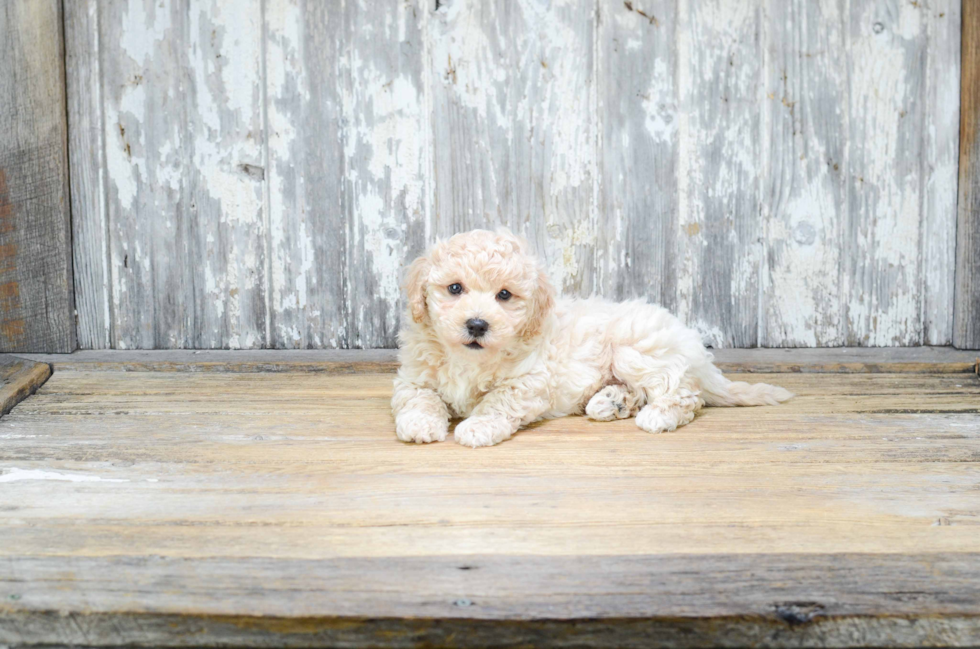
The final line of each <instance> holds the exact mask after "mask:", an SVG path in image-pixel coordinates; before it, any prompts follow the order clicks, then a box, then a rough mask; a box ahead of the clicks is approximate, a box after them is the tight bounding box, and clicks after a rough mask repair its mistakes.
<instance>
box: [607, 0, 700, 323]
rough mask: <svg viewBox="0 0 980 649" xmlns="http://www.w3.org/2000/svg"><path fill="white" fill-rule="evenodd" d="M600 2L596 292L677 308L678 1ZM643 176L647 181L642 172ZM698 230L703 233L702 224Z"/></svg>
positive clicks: (687, 233) (679, 180)
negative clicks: (675, 37) (639, 170)
mask: <svg viewBox="0 0 980 649" xmlns="http://www.w3.org/2000/svg"><path fill="white" fill-rule="evenodd" d="M628 4H629V6H627V5H626V4H624V3H623V2H620V1H619V0H603V1H602V2H600V3H598V7H599V17H600V19H599V24H598V39H597V41H598V45H599V48H600V49H599V51H598V53H597V58H598V65H597V68H596V77H597V78H596V85H597V86H598V88H597V92H598V95H599V97H600V98H601V103H600V106H599V110H600V127H601V129H602V131H601V138H602V139H601V155H600V156H599V160H598V164H599V165H600V167H599V171H600V173H601V174H602V175H601V184H600V185H599V196H598V205H599V214H600V216H599V218H598V221H599V227H597V229H596V268H595V273H596V282H595V284H596V289H597V292H598V293H599V294H600V295H604V296H606V297H608V298H615V299H624V298H635V297H645V298H648V299H650V300H652V301H655V302H659V303H661V304H663V305H664V306H666V307H667V308H669V309H675V308H676V306H677V296H676V288H675V284H676V282H677V279H676V277H677V274H678V272H679V271H680V268H679V266H680V263H679V262H680V260H678V259H677V257H676V256H675V255H674V250H673V242H674V241H675V239H676V238H677V236H678V232H679V231H680V232H681V233H682V234H683V235H684V236H690V235H689V230H691V231H693V228H688V229H682V225H681V224H679V223H678V218H677V217H678V215H679V212H678V200H679V199H678V195H677V192H678V184H680V183H681V182H682V180H681V179H680V178H679V175H678V173H677V170H678V163H679V160H678V155H679V142H678V140H679V137H678V133H679V131H678V128H679V126H678V122H679V120H680V119H681V118H682V114H681V112H680V107H679V106H678V99H677V92H678V89H677V83H678V81H677V78H676V77H677V73H675V71H677V72H680V70H681V68H680V67H679V66H680V63H681V61H680V59H679V57H680V55H681V53H680V52H678V51H677V47H676V45H675V42H674V39H673V34H675V33H676V29H677V9H676V8H677V3H672V2H661V1H658V2H650V1H649V0H645V1H643V2H640V1H639V0H638V1H636V2H631V3H628ZM638 169H643V170H644V174H643V177H642V178H637V174H636V170H638ZM698 227H700V226H698Z"/></svg>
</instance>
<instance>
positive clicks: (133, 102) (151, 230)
mask: <svg viewBox="0 0 980 649" xmlns="http://www.w3.org/2000/svg"><path fill="white" fill-rule="evenodd" d="M187 10H188V8H187V6H186V5H185V4H184V3H183V2H177V1H174V2H165V3H162V4H158V3H145V2H142V1H140V0H132V1H129V0H127V1H118V2H111V1H108V0H100V4H99V16H98V21H99V22H98V25H99V36H98V38H99V49H100V58H99V63H100V65H101V69H102V88H101V90H102V102H103V105H102V110H103V120H104V121H103V134H102V136H103V142H104V147H105V150H104V156H105V169H104V173H105V175H106V179H105V196H106V229H107V238H108V242H107V248H108V273H107V274H108V280H109V285H110V289H109V295H110V314H111V317H112V322H111V324H110V331H111V346H112V347H114V348H119V349H153V348H174V347H190V346H192V345H191V344H190V343H191V338H192V337H193V334H192V333H191V327H192V326H194V325H196V323H197V320H196V318H194V315H193V312H194V309H193V304H192V300H191V299H189V298H188V293H189V290H188V287H189V286H190V285H191V283H192V281H193V275H194V273H195V272H196V271H197V269H199V268H200V266H201V260H193V262H192V260H191V259H190V258H189V257H188V254H187V241H188V230H189V226H188V224H187V221H188V219H189V218H190V216H189V214H188V213H189V211H190V210H189V206H190V204H191V203H192V201H191V196H190V187H189V176H190V163H189V160H188V158H189V155H190V154H189V152H190V146H191V143H190V141H189V138H190V134H189V133H188V130H187V125H186V111H187V107H186V105H185V101H186V98H187V94H188V93H189V92H190V88H189V87H188V82H187V79H186V70H187V69H188V67H189V62H188V60H187V56H188V54H187V26H186V22H187V15H186V14H187ZM78 218H84V219H86V220H89V219H97V218H98V215H97V214H85V215H84V216H82V215H79V217H78ZM80 243H81V244H82V245H84V241H83V242H80ZM161 295H163V296H165V297H166V300H165V301H164V300H161V299H159V296H161Z"/></svg>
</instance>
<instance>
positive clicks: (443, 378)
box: [391, 230, 793, 448]
mask: <svg viewBox="0 0 980 649" xmlns="http://www.w3.org/2000/svg"><path fill="white" fill-rule="evenodd" d="M406 288H407V292H408V306H409V314H408V315H409V317H406V318H405V324H404V325H403V327H402V330H401V332H400V333H399V343H400V344H399V360H400V362H401V368H400V369H399V370H398V376H397V378H396V379H395V388H394V395H393V396H392V400H391V406H392V410H393V412H394V416H395V431H396V434H397V436H398V439H400V440H403V441H406V442H417V443H423V442H441V441H443V440H444V439H446V435H447V433H448V431H449V419H450V417H464V418H465V419H464V420H463V421H462V422H460V423H459V425H457V426H456V430H455V437H456V441H457V442H459V443H460V444H464V445H466V446H472V447H474V448H475V447H477V446H491V445H493V444H497V443H499V442H502V441H503V440H505V439H507V438H509V437H511V436H512V435H513V434H514V433H515V432H516V431H517V430H518V429H520V428H521V427H522V426H526V425H527V424H530V423H532V422H534V421H538V420H541V419H552V418H555V417H564V416H566V415H578V414H582V412H583V411H584V412H585V414H586V415H588V416H589V417H590V418H592V419H595V420H598V421H609V420H612V419H624V418H626V417H633V416H635V417H636V425H637V426H639V427H640V428H642V429H643V430H645V431H647V432H650V433H661V432H664V431H671V430H674V429H675V428H677V427H678V426H683V425H684V424H686V423H688V422H690V421H691V420H692V419H694V415H695V413H697V412H698V410H700V409H701V408H702V407H703V406H705V405H709V406H759V405H773V404H776V403H779V402H780V401H785V400H786V399H789V398H790V397H792V396H793V395H792V394H791V393H789V392H788V391H786V390H784V389H782V388H779V387H775V386H772V385H767V384H765V383H755V384H748V383H743V382H740V381H729V380H728V379H726V378H725V377H724V376H723V375H722V373H721V370H719V369H718V368H717V367H715V366H714V365H713V364H712V362H711V361H712V356H711V354H710V353H709V352H708V351H707V350H706V349H705V348H704V345H703V344H702V343H701V337H700V335H699V334H698V333H697V332H696V331H694V330H693V329H689V328H687V327H685V326H684V325H683V324H681V322H680V321H679V320H678V319H677V318H675V317H674V316H672V315H671V314H670V313H668V312H667V310H666V309H663V308H662V307H659V306H656V305H653V304H647V303H645V302H643V301H642V300H636V301H631V302H622V303H615V302H608V301H605V300H601V299H597V298H592V299H587V300H579V299H556V297H555V291H554V289H553V288H552V286H551V284H550V282H549V281H548V276H547V274H546V273H545V271H544V269H543V268H542V267H541V266H540V264H539V263H538V262H537V260H536V259H535V258H534V257H533V256H532V255H531V254H530V253H529V252H528V249H527V244H526V242H525V241H524V240H522V239H520V238H518V237H516V236H514V235H513V234H511V233H510V232H508V231H506V230H500V231H497V232H489V231H486V230H474V231H472V232H467V233H463V234H457V235H455V236H453V237H452V238H450V239H448V240H446V241H440V242H438V243H436V244H435V245H434V246H433V247H432V248H431V249H430V250H429V251H428V252H427V253H426V254H425V256H423V257H420V258H419V259H417V260H415V261H414V262H413V263H412V265H411V267H410V268H409V270H408V275H407V279H406Z"/></svg>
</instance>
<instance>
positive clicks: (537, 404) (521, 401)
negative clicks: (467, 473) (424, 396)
mask: <svg viewBox="0 0 980 649" xmlns="http://www.w3.org/2000/svg"><path fill="white" fill-rule="evenodd" d="M548 403H549V402H548V386H547V382H546V381H545V380H544V378H543V377H539V376H534V375H530V376H522V377H521V378H519V379H514V380H513V381H508V382H506V383H504V384H502V385H500V386H498V387H497V388H495V389H494V390H492V391H490V392H489V393H487V395H486V396H485V397H483V400H482V401H480V403H479V404H477V406H476V407H475V408H474V409H473V412H472V413H471V414H470V416H469V417H468V418H466V419H464V420H463V421H462V422H460V423H459V425H457V426H456V430H455V431H454V433H453V436H454V437H455V438H456V441H457V442H459V443H460V444H462V445H464V446H471V447H473V448H476V447H478V446H493V445H494V444H499V443H500V442H502V441H504V440H505V439H509V438H510V437H511V436H512V435H513V434H514V433H516V432H517V430H518V429H519V428H520V427H521V426H523V425H526V424H529V423H531V422H532V421H535V420H536V419H537V418H538V417H539V416H540V415H541V414H542V413H544V412H545V411H546V410H547V409H548Z"/></svg>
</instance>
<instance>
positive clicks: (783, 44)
mask: <svg viewBox="0 0 980 649" xmlns="http://www.w3.org/2000/svg"><path fill="white" fill-rule="evenodd" d="M845 7H846V3H843V2H809V1H807V0H801V1H798V2H797V1H794V2H779V1H777V2H770V3H768V4H767V15H768V16H769V19H770V21H771V25H773V26H779V25H783V26H785V27H784V28H783V29H772V28H771V29H768V30H767V33H766V50H767V52H766V53H767V55H769V56H770V57H771V59H770V62H769V63H768V64H767V65H766V79H765V84H766V96H765V100H764V104H763V106H764V119H765V120H766V122H768V123H769V127H768V129H767V130H769V131H770V132H771V133H772V134H773V137H772V139H771V141H770V142H769V144H768V146H767V147H766V148H765V150H764V151H763V152H762V161H761V165H762V167H763V173H762V176H763V178H765V179H766V181H765V182H764V184H763V188H762V189H763V200H762V205H761V209H762V214H763V219H764V234H763V238H764V245H765V250H766V254H765V258H764V259H763V260H762V263H763V271H762V278H761V281H762V284H763V285H762V287H760V288H761V290H760V293H759V296H760V300H761V302H762V303H761V304H760V318H761V321H760V328H761V334H760V340H759V343H760V344H762V345H766V346H786V347H795V346H800V347H815V346H836V345H841V344H843V340H844V330H843V326H842V325H843V322H842V312H843V310H844V304H843V302H844V296H843V294H842V292H841V286H842V283H843V273H844V265H845V261H844V259H843V239H844V233H843V224H844V222H845V221H846V218H847V203H846V200H845V199H846V191H845V187H846V178H847V164H846V147H847V145H848V138H847V113H846V110H844V109H843V106H842V104H843V103H844V102H845V101H846V100H847V97H848V89H847V86H846V85H845V84H843V83H841V80H843V79H846V78H847V61H846V54H847V51H848V49H847V41H846V32H845V25H844V15H843V14H844V12H845Z"/></svg>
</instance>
